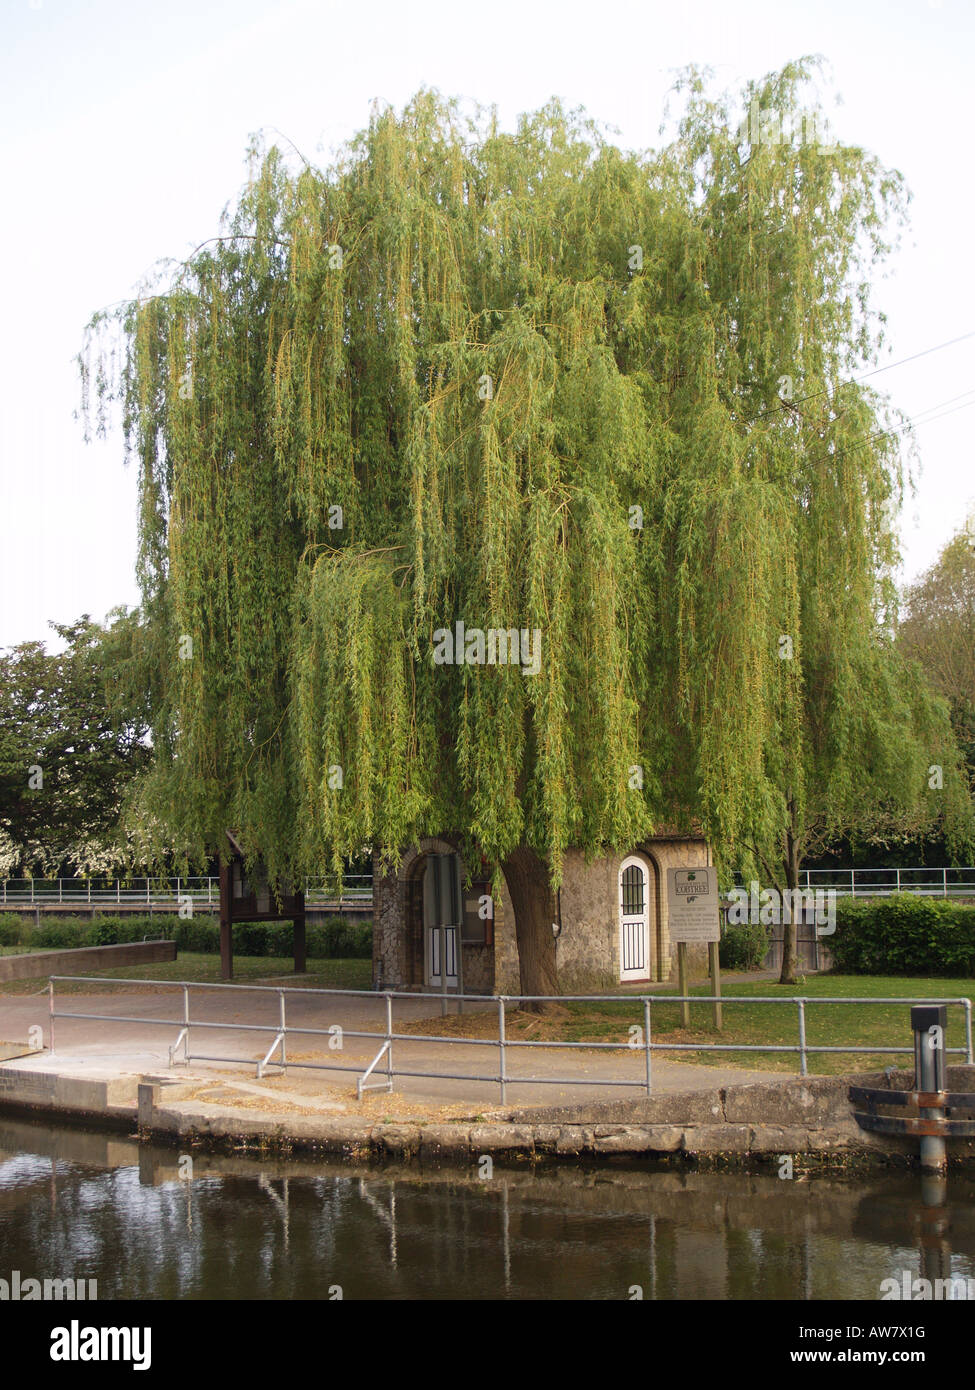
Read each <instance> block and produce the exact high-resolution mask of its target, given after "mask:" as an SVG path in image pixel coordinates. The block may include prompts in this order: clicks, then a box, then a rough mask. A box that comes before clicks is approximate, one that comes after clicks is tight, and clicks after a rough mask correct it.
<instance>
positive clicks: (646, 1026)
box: [643, 997, 653, 1096]
mask: <svg viewBox="0 0 975 1390" xmlns="http://www.w3.org/2000/svg"><path fill="white" fill-rule="evenodd" d="M643 1042H644V1046H645V1048H646V1051H647V1095H648V1096H649V1095H651V1094H652V1091H653V1077H652V1075H651V1072H650V1000H649V999H647V998H646V997H644V1000H643Z"/></svg>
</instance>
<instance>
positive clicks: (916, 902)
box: [823, 893, 975, 976]
mask: <svg viewBox="0 0 975 1390" xmlns="http://www.w3.org/2000/svg"><path fill="white" fill-rule="evenodd" d="M823 942H824V945H825V946H826V947H827V949H828V950H829V951H831V952H832V955H833V969H834V971H836V972H837V973H838V974H843V975H956V976H958V975H975V907H970V906H967V905H965V904H963V903H953V902H948V901H945V899H943V898H921V897H918V896H917V895H916V894H914V893H897V894H893V895H892V896H891V897H889V898H872V899H869V900H866V901H865V900H863V899H862V898H861V899H859V900H858V899H855V898H852V897H845V898H839V899H838V900H837V903H836V931H835V933H834V934H833V935H831V936H827V937H824V938H823Z"/></svg>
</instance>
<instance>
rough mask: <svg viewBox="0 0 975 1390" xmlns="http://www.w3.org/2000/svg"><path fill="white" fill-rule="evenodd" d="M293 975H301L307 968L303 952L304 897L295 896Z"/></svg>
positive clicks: (300, 894) (297, 894)
mask: <svg viewBox="0 0 975 1390" xmlns="http://www.w3.org/2000/svg"><path fill="white" fill-rule="evenodd" d="M294 928H295V974H296V975H303V974H304V973H305V969H306V966H307V958H306V951H305V895H304V893H296V894H295V915H294Z"/></svg>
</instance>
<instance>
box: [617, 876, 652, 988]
mask: <svg viewBox="0 0 975 1390" xmlns="http://www.w3.org/2000/svg"><path fill="white" fill-rule="evenodd" d="M619 898H620V980H621V981H622V980H649V978H650V876H649V874H648V872H647V866H646V865H645V864H644V862H643V860H642V859H638V858H637V857H636V855H632V854H631V855H630V856H629V858H628V859H624V860H623V863H622V864H621V865H620V894H619Z"/></svg>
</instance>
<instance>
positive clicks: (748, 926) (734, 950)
mask: <svg viewBox="0 0 975 1390" xmlns="http://www.w3.org/2000/svg"><path fill="white" fill-rule="evenodd" d="M771 939H772V929H771V927H766V926H763V925H762V924H761V923H760V922H741V923H737V924H734V923H733V924H732V925H731V926H727V927H725V929H724V931H723V932H722V934H721V943H720V945H719V946H718V960H719V961H720V962H721V969H722V970H760V969H761V967H762V962H763V961H764V959H765V957H766V955H767V954H768V948H769V942H770V941H771Z"/></svg>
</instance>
